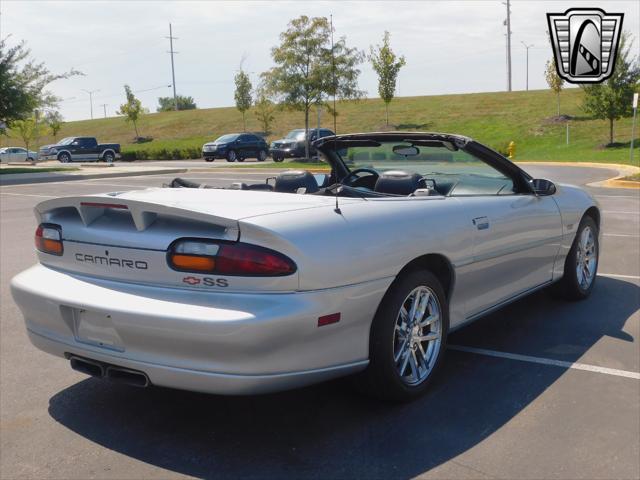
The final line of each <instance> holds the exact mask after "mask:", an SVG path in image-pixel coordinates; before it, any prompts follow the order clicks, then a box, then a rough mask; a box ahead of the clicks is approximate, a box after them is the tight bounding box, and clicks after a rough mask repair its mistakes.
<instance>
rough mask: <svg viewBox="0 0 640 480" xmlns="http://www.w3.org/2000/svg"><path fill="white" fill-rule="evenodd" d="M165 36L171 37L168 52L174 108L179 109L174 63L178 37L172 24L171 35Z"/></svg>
mask: <svg viewBox="0 0 640 480" xmlns="http://www.w3.org/2000/svg"><path fill="white" fill-rule="evenodd" d="M165 38H168V39H169V51H168V52H167V53H170V54H171V78H172V80H173V109H174V110H178V99H177V95H176V70H175V67H174V65H173V54H174V53H178V52H176V51H174V50H173V41H174V40H178V38H177V37H174V36H173V32H172V30H171V24H169V36H168V37H165Z"/></svg>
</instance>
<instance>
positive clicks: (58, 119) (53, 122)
mask: <svg viewBox="0 0 640 480" xmlns="http://www.w3.org/2000/svg"><path fill="white" fill-rule="evenodd" d="M44 122H45V124H46V125H47V126H48V127H49V130H50V131H51V135H53V139H54V140H55V139H56V136H57V135H58V132H59V131H60V129H61V128H62V125H63V124H64V120H63V118H62V115H61V114H60V112H57V111H54V110H50V111H48V112H47V114H46V115H45V116H44Z"/></svg>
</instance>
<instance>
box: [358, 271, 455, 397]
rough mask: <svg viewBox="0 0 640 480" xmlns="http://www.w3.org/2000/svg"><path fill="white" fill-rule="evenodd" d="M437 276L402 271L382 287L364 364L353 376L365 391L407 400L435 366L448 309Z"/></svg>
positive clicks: (423, 385) (419, 389) (420, 389)
mask: <svg viewBox="0 0 640 480" xmlns="http://www.w3.org/2000/svg"><path fill="white" fill-rule="evenodd" d="M448 311H449V309H448V305H447V299H446V296H445V294H444V290H443V288H442V285H441V284H440V282H439V281H438V279H437V278H436V277H435V276H434V275H433V274H432V273H431V272H428V271H424V270H421V271H413V272H408V273H406V274H404V275H402V276H401V277H399V278H398V279H397V280H396V281H395V282H394V284H393V285H392V286H391V287H390V289H389V291H388V292H387V293H386V295H385V297H384V299H383V301H382V303H381V304H380V307H379V308H378V312H377V313H376V316H375V318H374V320H373V324H372V326H371V337H370V345H369V360H370V363H369V366H368V367H367V370H365V371H364V372H363V373H362V374H361V375H360V378H359V381H360V385H361V386H362V387H364V388H365V389H366V391H368V392H369V393H371V394H373V395H375V396H377V397H380V398H384V399H388V400H394V401H407V400H412V399H414V398H416V397H418V396H420V395H422V394H423V393H424V392H425V391H426V390H427V387H428V385H429V383H430V382H431V379H432V378H433V376H434V373H435V372H436V371H437V369H438V367H439V366H440V362H441V359H442V355H443V352H444V350H445V347H446V342H447V332H448V330H449V313H448Z"/></svg>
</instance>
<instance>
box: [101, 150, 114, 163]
mask: <svg viewBox="0 0 640 480" xmlns="http://www.w3.org/2000/svg"><path fill="white" fill-rule="evenodd" d="M102 159H103V160H104V161H105V162H107V163H113V162H114V160H115V159H116V156H115V155H114V154H113V153H111V152H107V153H105V154H104V155H103V156H102Z"/></svg>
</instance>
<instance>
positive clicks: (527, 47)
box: [520, 40, 533, 91]
mask: <svg viewBox="0 0 640 480" xmlns="http://www.w3.org/2000/svg"><path fill="white" fill-rule="evenodd" d="M520 43H521V44H522V45H524V48H526V49H527V91H529V49H530V48H531V47H533V43H532V44H531V45H527V44H526V43H524V42H523V41H522V40H520Z"/></svg>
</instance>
